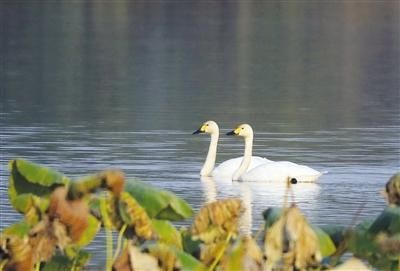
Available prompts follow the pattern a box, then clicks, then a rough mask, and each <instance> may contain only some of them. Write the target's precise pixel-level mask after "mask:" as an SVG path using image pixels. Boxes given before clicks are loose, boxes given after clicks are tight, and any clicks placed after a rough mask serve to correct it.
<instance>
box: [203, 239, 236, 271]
mask: <svg viewBox="0 0 400 271" xmlns="http://www.w3.org/2000/svg"><path fill="white" fill-rule="evenodd" d="M231 237H232V232H229V233H228V236H227V237H226V240H225V244H224V246H223V248H222V249H221V250H220V251H218V254H217V257H215V259H214V261H213V263H212V264H211V266H210V268H209V269H208V270H209V271H212V270H214V269H215V267H216V266H217V264H218V262H219V261H220V260H221V258H222V255H224V252H225V249H226V247H227V246H228V243H229V240H230V239H231Z"/></svg>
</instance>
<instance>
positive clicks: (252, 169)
mask: <svg viewBox="0 0 400 271" xmlns="http://www.w3.org/2000/svg"><path fill="white" fill-rule="evenodd" d="M199 133H207V134H210V135H211V142H210V146H209V149H208V154H207V158H206V161H205V162H204V165H203V167H202V169H201V171H200V175H201V176H213V177H230V178H232V180H233V181H256V182H259V181H275V182H286V181H287V179H288V177H289V178H295V179H296V180H297V181H298V182H315V181H316V180H317V179H318V178H319V177H320V176H321V175H322V173H321V172H319V171H317V170H314V169H312V168H310V167H307V166H303V165H298V164H295V163H292V162H287V161H278V162H274V161H271V160H268V159H266V158H262V157H259V156H253V155H252V151H253V136H254V133H253V129H252V128H251V126H250V125H249V124H241V125H239V126H237V127H236V128H235V129H234V130H233V131H231V132H229V133H227V135H235V136H241V137H243V138H244V142H245V149H244V156H243V157H238V158H233V159H229V160H227V161H225V162H223V163H221V164H220V165H219V166H218V167H216V168H214V166H215V158H216V155H217V145H218V139H219V127H218V125H217V123H216V122H214V121H212V120H209V121H206V122H204V123H203V124H202V125H201V127H200V128H199V129H197V130H196V131H195V132H193V134H199Z"/></svg>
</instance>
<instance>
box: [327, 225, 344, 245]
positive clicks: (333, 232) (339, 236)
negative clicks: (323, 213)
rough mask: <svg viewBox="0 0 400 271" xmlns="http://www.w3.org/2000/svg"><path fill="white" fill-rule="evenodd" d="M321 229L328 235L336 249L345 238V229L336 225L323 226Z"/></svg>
mask: <svg viewBox="0 0 400 271" xmlns="http://www.w3.org/2000/svg"><path fill="white" fill-rule="evenodd" d="M321 229H322V230H323V231H324V232H325V233H326V234H328V235H329V237H330V238H331V239H332V241H333V243H334V245H335V246H336V247H338V246H339V244H340V243H342V242H343V240H344V239H345V238H346V236H345V234H346V231H347V229H346V227H344V226H338V225H324V226H321Z"/></svg>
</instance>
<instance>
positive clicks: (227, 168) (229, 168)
mask: <svg viewBox="0 0 400 271" xmlns="http://www.w3.org/2000/svg"><path fill="white" fill-rule="evenodd" d="M242 161H243V156H242V157H237V158H232V159H229V160H226V161H224V162H223V163H221V164H220V165H219V166H217V167H216V168H215V169H214V170H213V171H212V173H211V175H212V176H213V177H230V178H232V176H233V173H235V171H236V170H237V169H238V168H239V166H240V164H241V163H242ZM267 162H271V161H270V160H268V159H266V158H263V157H259V156H252V157H251V162H250V165H249V168H248V169H247V170H252V169H253V168H256V167H258V166H260V165H262V164H265V163H267Z"/></svg>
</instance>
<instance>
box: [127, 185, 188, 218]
mask: <svg viewBox="0 0 400 271" xmlns="http://www.w3.org/2000/svg"><path fill="white" fill-rule="evenodd" d="M125 191H127V192H128V193H129V194H131V195H132V196H133V197H134V198H135V199H136V200H137V201H138V203H139V204H140V205H141V206H142V207H143V208H144V209H145V210H146V212H147V214H148V215H149V216H150V217H151V218H157V219H166V220H172V221H175V220H182V219H185V218H189V217H191V216H192V215H193V211H192V208H191V207H190V205H189V204H188V203H187V202H186V201H184V200H182V199H180V198H178V197H177V196H176V195H174V194H173V193H171V192H169V191H167V190H162V189H158V188H155V187H153V186H151V185H148V184H145V183H143V182H141V181H138V180H129V181H127V182H126V184H125Z"/></svg>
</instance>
